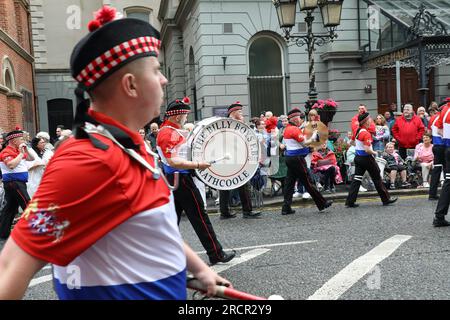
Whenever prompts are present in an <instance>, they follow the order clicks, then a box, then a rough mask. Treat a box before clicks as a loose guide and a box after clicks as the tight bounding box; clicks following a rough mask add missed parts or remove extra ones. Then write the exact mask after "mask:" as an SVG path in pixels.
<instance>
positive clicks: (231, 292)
mask: <svg viewBox="0 0 450 320" xmlns="http://www.w3.org/2000/svg"><path fill="white" fill-rule="evenodd" d="M187 287H188V288H189V289H192V290H198V291H201V292H203V293H205V292H206V291H207V290H206V288H205V286H204V285H203V284H202V283H201V282H200V281H198V280H197V279H195V278H188V281H187ZM216 289H217V293H216V297H218V298H222V299H235V300H267V298H263V297H258V296H254V295H252V294H249V293H246V292H242V291H239V290H236V289H232V288H228V287H225V286H220V285H216ZM276 297H278V296H276ZM274 300H276V299H274Z"/></svg>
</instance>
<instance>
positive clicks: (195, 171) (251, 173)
mask: <svg viewBox="0 0 450 320" xmlns="http://www.w3.org/2000/svg"><path fill="white" fill-rule="evenodd" d="M214 118H215V119H214V120H213V121H210V122H207V124H201V122H203V121H205V120H210V119H211V118H207V119H203V120H201V121H199V122H198V123H197V124H196V127H197V126H198V127H203V128H204V127H206V126H209V125H212V124H213V123H215V122H218V121H222V120H231V121H232V122H236V123H239V124H241V125H243V126H245V127H247V129H248V130H249V132H251V133H252V134H253V136H254V138H255V141H258V137H257V135H256V132H255V131H254V130H253V129H252V128H251V127H250V126H249V125H248V124H247V123H245V122H240V121H238V120H236V119H233V118H225V117H214ZM195 129H196V128H195V127H194V129H193V130H192V133H194V131H195ZM200 132H201V130H199V131H198V132H196V134H195V135H192V137H191V139H192V141H191V142H190V146H191V147H192V145H194V143H195V141H196V140H197V137H198V134H199V133H200ZM244 142H245V140H244ZM257 146H258V159H259V156H260V152H261V150H260V147H259V143H257ZM247 152H248V151H247ZM191 158H192V152H191ZM247 163H249V161H248V157H247ZM258 168H259V161H256V163H255V166H254V168H252V170H251V171H250V172H249V178H248V179H247V181H246V182H245V183H240V184H238V185H237V186H236V187H234V188H235V189H237V188H240V187H242V186H244V185H246V184H247V183H249V182H250V180H251V178H252V177H253V176H254V175H255V174H256V172H257V171H258ZM200 172H203V170H200V169H195V170H194V173H195V176H196V177H197V178H198V179H199V180H200V181H202V182H203V183H204V184H205V185H207V186H209V187H211V188H214V189H216V190H230V187H220V186H214V185H211V184H209V183H208V182H207V181H205V180H203V178H202V177H201V175H200ZM239 172H241V171H239ZM237 176H239V175H236V177H237Z"/></svg>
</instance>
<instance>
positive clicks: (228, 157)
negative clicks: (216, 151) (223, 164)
mask: <svg viewBox="0 0 450 320" xmlns="http://www.w3.org/2000/svg"><path fill="white" fill-rule="evenodd" d="M230 159H231V157H230V155H229V154H228V153H227V154H226V155H225V156H223V157H222V158H218V159H216V160H213V161H210V162H209V163H210V164H214V163H216V162H219V161H222V160H230Z"/></svg>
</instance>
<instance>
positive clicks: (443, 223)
mask: <svg viewBox="0 0 450 320" xmlns="http://www.w3.org/2000/svg"><path fill="white" fill-rule="evenodd" d="M448 226H450V222H448V221H447V220H445V218H434V219H433V227H448Z"/></svg>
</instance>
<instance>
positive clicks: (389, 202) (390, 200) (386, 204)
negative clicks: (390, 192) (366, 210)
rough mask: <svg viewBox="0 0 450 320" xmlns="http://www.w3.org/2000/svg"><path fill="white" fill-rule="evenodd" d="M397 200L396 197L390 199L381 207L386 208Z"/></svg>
mask: <svg viewBox="0 0 450 320" xmlns="http://www.w3.org/2000/svg"><path fill="white" fill-rule="evenodd" d="M397 200H398V198H397V197H390V198H389V200H388V201H386V202H383V206H388V205H390V204H391V203H394V202H395V201H397Z"/></svg>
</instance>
